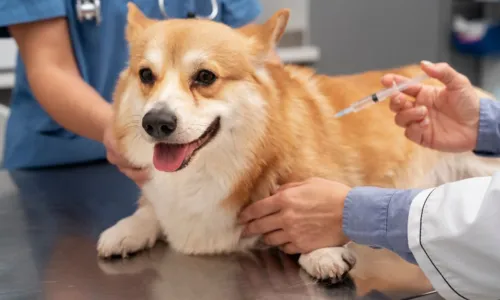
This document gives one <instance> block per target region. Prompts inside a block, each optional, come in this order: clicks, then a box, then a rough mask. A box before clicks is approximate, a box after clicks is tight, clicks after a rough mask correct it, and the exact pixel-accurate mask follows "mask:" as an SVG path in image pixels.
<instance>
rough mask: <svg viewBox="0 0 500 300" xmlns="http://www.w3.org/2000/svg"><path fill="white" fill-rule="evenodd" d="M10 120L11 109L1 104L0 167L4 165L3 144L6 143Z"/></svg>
mask: <svg viewBox="0 0 500 300" xmlns="http://www.w3.org/2000/svg"><path fill="white" fill-rule="evenodd" d="M8 118H9V108H8V107H6V106H4V105H2V104H0V165H2V159H3V144H4V141H5V130H6V129H7V119H8Z"/></svg>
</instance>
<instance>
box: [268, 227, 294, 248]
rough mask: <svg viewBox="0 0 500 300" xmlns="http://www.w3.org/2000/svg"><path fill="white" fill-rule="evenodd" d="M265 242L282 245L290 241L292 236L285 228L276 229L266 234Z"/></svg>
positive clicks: (271, 244)
mask: <svg viewBox="0 0 500 300" xmlns="http://www.w3.org/2000/svg"><path fill="white" fill-rule="evenodd" d="M264 242H265V243H266V244H268V245H270V246H280V245H284V244H286V243H288V242H290V237H289V236H288V234H286V232H285V231H284V230H276V231H273V232H270V233H268V234H266V235H264Z"/></svg>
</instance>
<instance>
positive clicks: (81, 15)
mask: <svg viewBox="0 0 500 300" xmlns="http://www.w3.org/2000/svg"><path fill="white" fill-rule="evenodd" d="M210 3H211V4H212V12H210V14H209V15H207V16H202V15H197V14H196V13H195V12H194V11H189V12H188V14H187V18H197V19H208V20H213V19H215V17H217V14H218V13H219V6H218V5H217V0H210ZM158 7H159V8H160V12H161V14H162V15H163V16H164V17H165V18H168V14H167V11H166V10H165V0H158ZM76 14H77V17H78V20H79V21H80V22H82V21H84V20H85V21H89V20H92V19H95V20H96V23H97V24H99V23H101V20H102V16H101V1H100V0H76Z"/></svg>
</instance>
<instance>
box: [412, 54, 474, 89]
mask: <svg viewBox="0 0 500 300" xmlns="http://www.w3.org/2000/svg"><path fill="white" fill-rule="evenodd" d="M421 68H422V70H423V71H424V72H425V73H426V74H427V75H429V76H430V77H432V78H435V79H437V80H439V81H441V82H442V83H443V84H444V85H446V87H447V88H449V89H455V90H458V89H462V88H464V86H467V85H470V81H469V79H467V77H465V76H464V75H462V74H460V73H458V72H457V71H456V70H455V69H453V68H452V67H451V66H450V65H449V64H447V63H437V64H434V63H431V62H429V61H422V62H421Z"/></svg>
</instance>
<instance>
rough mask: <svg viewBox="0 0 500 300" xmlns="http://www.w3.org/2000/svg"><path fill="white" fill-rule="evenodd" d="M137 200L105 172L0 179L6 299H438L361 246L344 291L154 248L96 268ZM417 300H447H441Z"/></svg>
mask: <svg viewBox="0 0 500 300" xmlns="http://www.w3.org/2000/svg"><path fill="white" fill-rule="evenodd" d="M137 195H138V190H137V189H136V187H135V186H134V185H133V184H132V183H131V182H130V181H129V180H128V179H127V178H125V177H124V176H123V175H121V174H120V173H119V172H117V171H116V170H115V168H114V167H112V166H109V165H107V164H104V163H96V164H94V165H84V166H75V167H71V168H57V169H45V170H36V171H15V172H11V173H7V172H0V299H64V300H80V299H120V300H127V299H186V300H191V299H228V300H233V299H234V300H240V299H241V300H243V299H245V300H250V299H290V300H294V299H404V298H408V297H417V296H419V295H422V294H425V293H427V292H429V291H432V287H431V286H430V285H429V283H428V281H427V280H426V279H425V277H424V276H423V274H422V273H421V271H420V270H419V269H418V268H416V267H415V266H413V265H410V264H407V263H405V262H403V261H402V260H401V259H399V258H398V257H397V256H395V255H394V254H392V253H389V252H387V251H381V250H373V249H369V248H365V247H360V246H355V250H356V251H357V255H358V264H357V266H356V268H355V269H354V270H353V271H352V273H351V278H347V279H346V280H345V282H343V283H342V284H338V285H335V286H326V285H318V284H315V283H314V282H313V281H312V280H311V279H310V278H309V277H308V276H306V275H305V274H304V272H303V271H301V270H300V269H299V268H298V266H297V264H296V260H295V259H294V257H290V256H285V255H283V254H282V253H279V252H277V251H269V252H255V253H254V255H252V256H246V257H243V256H213V257H201V256H200V257H193V256H185V255H181V254H178V253H175V252H173V251H171V250H170V249H169V247H168V245H165V244H161V243H160V244H157V246H156V247H154V248H153V249H152V250H150V251H145V252H142V253H139V254H137V255H135V256H132V257H131V258H129V259H126V260H121V259H119V260H111V261H109V260H100V259H98V258H97V255H96V240H97V237H98V235H99V233H100V232H101V231H102V230H103V229H105V228H107V227H108V226H110V225H112V224H113V223H115V222H116V221H117V220H119V219H120V218H122V217H124V216H127V215H129V214H130V213H132V212H133V211H134V208H135V201H136V199H137ZM421 299H426V300H431V299H441V298H440V297H438V296H437V295H436V294H430V295H427V296H423V298H421Z"/></svg>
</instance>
